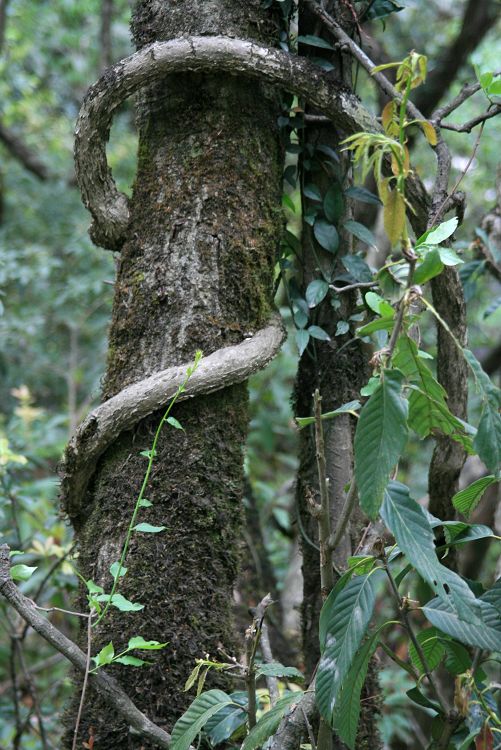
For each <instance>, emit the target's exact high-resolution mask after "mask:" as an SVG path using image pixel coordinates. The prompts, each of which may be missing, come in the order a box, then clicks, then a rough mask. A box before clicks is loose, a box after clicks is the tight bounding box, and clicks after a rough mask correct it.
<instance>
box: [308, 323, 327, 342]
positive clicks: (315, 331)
mask: <svg viewBox="0 0 501 750" xmlns="http://www.w3.org/2000/svg"><path fill="white" fill-rule="evenodd" d="M308 333H309V334H310V336H313V338H314V339H318V340H319V341H330V340H331V337H330V336H329V334H328V333H327V331H324V329H323V328H320V326H310V327H309V328H308Z"/></svg>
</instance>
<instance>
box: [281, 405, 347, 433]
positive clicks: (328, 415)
mask: <svg viewBox="0 0 501 750" xmlns="http://www.w3.org/2000/svg"><path fill="white" fill-rule="evenodd" d="M358 409H360V401H348V403H347V404H343V405H342V406H339V407H338V408H337V409H334V411H326V412H325V414H322V419H333V418H334V417H337V416H339V415H340V414H352V413H353V412H356V411H357V410H358ZM296 422H297V426H298V427H299V429H300V430H302V429H303V427H307V426H308V425H310V424H315V417H297V418H296Z"/></svg>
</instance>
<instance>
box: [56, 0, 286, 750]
mask: <svg viewBox="0 0 501 750" xmlns="http://www.w3.org/2000/svg"><path fill="white" fill-rule="evenodd" d="M133 32H134V38H135V41H136V44H137V46H138V47H140V48H141V47H143V46H144V45H148V44H152V43H154V42H157V41H164V40H166V39H170V38H173V37H179V36H180V35H181V34H189V35H197V34H209V33H210V34H223V33H224V34H228V33H229V34H238V35H239V36H245V37H246V38H251V39H252V38H254V39H256V40H257V41H259V42H261V43H265V44H269V43H271V40H272V35H273V32H274V27H273V25H272V24H271V23H269V19H267V17H266V15H265V14H264V12H263V10H262V8H261V5H260V3H259V2H258V0H251V2H248V1H247V0H246V2H238V1H237V2H234V1H232V2H229V1H228V0H220V1H218V2H201V1H197V2H193V1H190V0H181V1H180V0H178V1H177V2H174V1H172V2H162V3H160V2H155V1H154V0H148V1H146V0H145V1H144V2H139V3H138V4H137V6H136V9H135V14H134V20H133ZM195 67H196V66H195ZM112 78H113V76H111V77H110V75H108V77H107V76H106V74H105V76H104V77H103V79H101V81H105V80H107V82H108V84H109V88H110V90H112V89H113V84H114V81H112ZM142 83H143V84H145V85H144V86H143V88H142V89H141V91H140V93H139V95H138V97H137V120H138V127H139V152H138V173H137V178H136V183H135V185H134V191H133V196H132V199H131V201H130V206H128V207H127V210H128V211H130V213H129V214H128V228H127V232H126V235H125V243H124V244H123V247H122V252H121V256H120V261H119V267H118V274H117V280H116V286H115V289H116V292H115V302H114V309H113V317H112V323H111V328H110V343H109V353H108V365H107V372H106V377H105V381H104V385H103V400H109V399H111V398H113V397H116V396H117V395H119V394H120V393H121V392H122V391H123V389H124V388H127V387H133V384H134V383H138V382H141V381H143V380H144V379H145V378H149V377H151V376H153V375H154V373H156V372H159V371H162V370H166V369H169V368H171V367H176V366H177V367H179V366H182V365H184V363H187V362H189V361H190V359H192V358H193V355H194V353H195V350H196V349H202V350H203V351H204V353H205V354H206V355H210V354H211V353H212V352H216V351H217V350H220V349H223V348H224V347H231V346H237V345H239V344H241V342H242V341H243V340H244V339H245V337H246V335H248V333H249V332H250V333H253V332H257V331H259V330H260V329H262V328H265V327H266V325H267V323H268V321H269V320H270V313H271V308H272V276H273V258H274V254H275V251H276V246H277V243H278V241H279V238H280V234H281V212H280V197H281V174H282V166H281V151H280V148H279V146H278V138H277V132H276V116H277V112H276V103H275V100H274V99H273V97H271V96H269V95H268V92H267V91H265V90H264V89H263V87H262V86H261V85H260V84H259V83H257V82H256V81H247V80H244V81H242V80H241V79H238V78H236V77H235V78H233V77H228V76H222V75H220V74H219V73H218V72H217V71H216V72H214V73H212V72H207V73H201V74H200V73H196V72H193V71H192V72H188V73H181V72H179V71H178V72H177V73H176V75H174V76H169V75H168V70H167V68H166V69H165V70H164V71H163V75H162V76H160V77H158V76H155V77H154V80H150V81H149V82H148V81H143V82H142ZM81 166H82V168H83V170H84V171H85V169H86V165H85V160H84V163H83V164H82V165H81ZM87 167H88V169H89V170H91V168H92V165H91V164H90V163H88V164H87ZM250 341H252V339H251V340H250ZM208 359H209V357H208ZM233 382H235V381H233ZM150 406H151V404H150ZM148 411H150V408H148ZM161 413H162V412H161V411H157V412H154V413H153V414H150V416H146V417H144V418H142V419H141V418H140V417H141V415H138V416H139V419H140V421H138V422H136V423H135V424H133V425H128V426H126V427H125V429H124V431H122V432H120V434H119V435H118V437H116V439H115V440H114V442H113V443H112V444H111V445H110V446H109V447H108V448H107V450H106V451H105V452H104V454H103V455H102V456H101V458H99V459H98V463H97V469H96V472H95V474H94V475H93V477H92V479H91V482H90V484H89V488H88V491H87V494H86V497H85V499H84V502H83V505H82V512H81V513H80V515H79V518H78V523H77V530H78V533H77V540H78V545H79V552H80V558H79V560H80V567H81V572H82V573H83V575H84V576H85V577H86V578H92V579H93V580H94V581H95V582H96V583H98V584H101V585H104V586H105V587H106V588H107V590H109V588H110V584H111V576H110V574H109V572H108V571H109V566H110V564H111V563H112V562H113V561H115V560H116V559H117V557H118V554H119V550H120V546H121V544H122V542H123V539H124V536H125V533H126V527H127V524H128V522H129V519H130V516H131V513H132V509H133V506H134V501H135V498H136V497H137V493H138V490H139V485H140V483H141V480H142V477H143V474H144V469H145V459H144V458H143V457H142V456H141V455H140V452H141V451H143V450H147V449H149V448H150V447H151V441H152V436H153V433H154V431H155V429H156V426H157V424H158V420H159V418H160V416H161ZM173 415H174V416H175V417H176V418H177V419H179V421H180V422H181V423H182V425H183V427H184V431H182V430H174V429H170V428H168V429H167V431H166V432H164V433H163V434H162V436H161V440H160V444H159V446H158V451H157V457H156V462H155V465H154V471H153V474H152V477H151V482H150V487H149V489H148V499H149V500H150V501H151V502H152V503H153V505H152V507H150V508H147V509H144V513H142V514H141V518H140V520H141V521H146V522H149V523H152V524H154V525H164V526H166V527H167V530H166V531H165V532H163V533H161V534H141V533H135V534H134V535H133V537H132V542H131V546H130V553H129V557H128V560H127V562H126V565H127V568H128V572H127V575H126V577H125V579H124V583H123V585H122V586H121V591H122V593H123V594H124V595H125V596H127V597H128V598H129V599H131V600H134V601H141V602H142V603H143V604H144V605H145V609H144V610H143V611H142V612H139V613H132V614H127V615H124V614H122V613H118V612H117V611H116V610H114V611H113V612H112V613H111V615H110V616H109V617H107V618H106V620H105V621H104V622H103V623H102V625H100V626H99V628H98V632H97V633H96V635H95V643H94V644H93V652H94V653H95V651H96V650H97V649H99V648H100V647H102V645H104V644H105V643H108V642H109V641H110V640H113V642H114V644H115V648H120V647H121V646H122V645H123V644H124V643H127V640H128V638H129V637H131V636H132V635H143V636H144V637H145V638H148V639H151V638H153V639H156V640H159V641H162V642H165V641H167V642H168V646H167V647H166V649H165V650H163V651H161V652H156V654H155V656H154V661H155V664H154V665H153V666H151V667H147V668H143V669H141V670H134V669H130V668H128V667H121V666H120V665H118V666H117V667H116V668H113V669H112V670H111V672H112V673H113V674H114V675H115V677H116V678H117V679H118V681H119V682H120V683H122V684H123V685H124V686H126V688H127V692H128V694H129V695H130V696H131V698H132V699H133V700H134V702H135V704H136V705H137V706H138V707H139V708H140V709H141V710H144V711H145V713H146V714H147V715H148V716H149V717H150V718H151V719H152V720H153V721H155V723H157V724H158V725H160V726H166V727H169V728H170V727H172V724H173V723H174V720H175V719H177V718H178V717H179V715H180V713H181V711H182V710H183V709H184V708H185V707H186V705H187V704H188V703H189V702H190V701H191V700H192V698H193V696H192V695H189V694H185V693H183V692H182V688H183V685H184V682H185V680H186V678H187V676H188V674H189V672H190V671H191V669H192V668H193V666H194V660H195V658H197V657H201V656H203V654H204V653H207V652H209V653H210V654H211V655H212V656H214V657H217V656H218V652H217V649H218V646H219V645H220V644H223V645H224V647H225V650H226V651H229V652H231V651H232V650H233V648H234V633H233V629H232V620H231V605H232V589H233V585H234V581H235V577H236V572H237V568H238V558H239V549H238V544H237V539H238V534H239V529H240V524H241V505H240V503H241V495H242V484H243V470H242V446H243V444H244V441H245V434H246V428H247V391H246V386H245V384H235V385H230V386H229V387H226V388H223V389H221V390H219V391H217V393H212V394H208V395H200V396H197V397H196V398H194V399H191V400H186V401H185V402H184V403H182V404H179V406H178V405H176V408H175V410H174V412H173ZM73 718H74V706H72V707H70V710H69V712H68V716H67V717H66V723H67V725H68V726H69V727H71V724H72V721H73ZM91 726H92V727H93V729H94V735H95V737H96V743H97V744H98V746H99V747H103V748H106V749H107V750H113V748H139V747H144V748H148V747H149V745H148V744H145V743H144V742H142V743H141V742H140V741H139V740H138V738H136V737H135V736H134V735H133V734H132V733H130V732H129V728H128V726H127V725H126V724H124V722H123V721H122V720H121V719H120V718H119V717H117V716H115V715H114V714H112V713H110V712H109V710H108V709H106V708H105V707H104V706H103V705H102V704H101V702H100V700H99V698H98V697H97V696H95V695H94V694H91V695H90V697H89V699H88V701H87V706H86V710H85V712H84V717H83V724H82V733H81V740H86V739H87V738H88V730H89V727H91Z"/></svg>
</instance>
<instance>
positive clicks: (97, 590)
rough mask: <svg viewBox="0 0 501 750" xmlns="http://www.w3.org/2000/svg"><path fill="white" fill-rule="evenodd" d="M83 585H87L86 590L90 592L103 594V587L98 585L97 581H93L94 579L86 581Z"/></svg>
mask: <svg viewBox="0 0 501 750" xmlns="http://www.w3.org/2000/svg"><path fill="white" fill-rule="evenodd" d="M85 585H86V586H87V590H88V591H90V593H91V594H104V589H103V587H102V586H98V585H97V583H94V581H91V580H89V581H86V582H85Z"/></svg>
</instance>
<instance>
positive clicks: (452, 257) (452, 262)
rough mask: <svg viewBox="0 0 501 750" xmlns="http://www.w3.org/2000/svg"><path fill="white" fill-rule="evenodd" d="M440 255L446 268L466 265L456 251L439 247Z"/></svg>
mask: <svg viewBox="0 0 501 750" xmlns="http://www.w3.org/2000/svg"><path fill="white" fill-rule="evenodd" d="M438 254H439V255H440V260H441V261H442V263H443V264H444V266H458V265H460V264H461V263H464V260H463V259H462V258H460V257H459V255H458V254H457V253H455V252H454V250H451V248H450V247H439V248H438Z"/></svg>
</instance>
